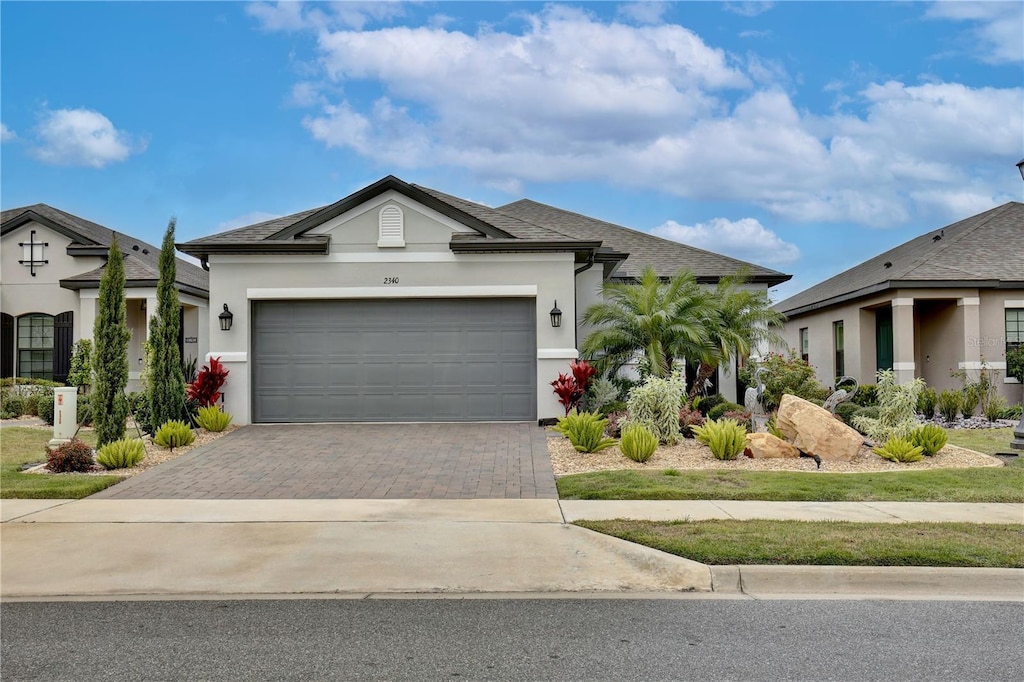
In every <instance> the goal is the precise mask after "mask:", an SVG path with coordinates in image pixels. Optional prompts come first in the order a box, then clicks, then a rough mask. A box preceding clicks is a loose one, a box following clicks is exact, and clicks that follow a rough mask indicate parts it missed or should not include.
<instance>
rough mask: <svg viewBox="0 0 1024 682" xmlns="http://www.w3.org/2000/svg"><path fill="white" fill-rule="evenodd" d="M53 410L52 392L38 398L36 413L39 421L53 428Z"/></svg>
mask: <svg viewBox="0 0 1024 682" xmlns="http://www.w3.org/2000/svg"><path fill="white" fill-rule="evenodd" d="M53 410H54V407H53V391H52V390H51V391H50V394H49V395H46V394H43V395H41V396H39V405H38V408H37V410H36V411H37V412H38V413H39V418H40V419H42V420H43V421H44V422H46V423H47V424H49V425H50V426H53Z"/></svg>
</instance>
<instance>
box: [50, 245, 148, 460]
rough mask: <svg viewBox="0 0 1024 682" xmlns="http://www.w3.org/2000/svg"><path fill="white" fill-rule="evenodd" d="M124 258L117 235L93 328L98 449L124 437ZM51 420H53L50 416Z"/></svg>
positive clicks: (108, 260)
mask: <svg viewBox="0 0 1024 682" xmlns="http://www.w3.org/2000/svg"><path fill="white" fill-rule="evenodd" d="M124 286H125V274H124V258H123V256H122V255H121V246H120V245H119V244H118V243H117V235H114V238H113V239H112V240H111V242H110V250H109V251H108V252H107V265H106V267H105V268H104V269H103V276H102V277H101V278H100V292H99V302H98V304H97V312H96V324H95V326H94V327H93V333H92V338H93V343H94V344H95V346H96V347H95V350H94V351H93V358H92V369H93V382H94V383H93V386H92V393H91V402H92V413H93V415H94V419H93V423H94V424H95V426H96V441H97V443H98V445H99V446H100V447H102V446H104V445H106V444H107V443H112V442H113V441H115V440H120V439H121V438H124V429H125V419H127V417H128V405H127V402H126V401H125V398H124V387H125V386H126V385H127V384H128V339H129V338H131V333H130V332H129V331H128V322H127V320H128V317H127V315H128V313H127V310H126V306H125V298H124ZM51 419H52V417H51Z"/></svg>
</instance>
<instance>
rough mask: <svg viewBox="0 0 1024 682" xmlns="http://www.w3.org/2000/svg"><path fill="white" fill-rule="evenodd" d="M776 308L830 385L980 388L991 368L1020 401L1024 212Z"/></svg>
mask: <svg viewBox="0 0 1024 682" xmlns="http://www.w3.org/2000/svg"><path fill="white" fill-rule="evenodd" d="M775 308H776V309H777V310H779V311H781V312H783V313H785V314H786V316H787V317H788V321H787V322H786V325H785V330H784V338H785V339H786V342H787V343H788V344H789V345H790V346H791V347H792V348H795V349H798V351H799V353H800V354H801V355H802V356H803V357H804V359H805V360H807V361H808V362H810V363H811V364H812V365H814V366H815V367H816V368H817V370H818V380H819V381H821V382H822V383H824V384H826V385H832V384H833V383H834V382H835V378H836V377H838V376H841V375H849V376H852V377H855V378H856V379H857V380H858V381H860V382H861V383H874V381H875V374H876V372H877V371H878V370H881V369H892V370H894V371H895V373H896V376H897V379H898V380H899V381H908V380H910V379H913V378H914V377H921V378H923V379H924V380H925V381H926V382H927V383H928V385H929V386H932V387H934V388H936V389H938V390H943V389H954V388H959V387H960V385H961V383H960V379H958V378H955V377H953V376H951V372H961V371H962V372H966V375H967V377H968V378H969V379H971V380H976V379H977V378H978V376H979V373H980V372H981V371H982V369H989V370H995V371H997V372H998V373H999V377H1000V379H999V387H1000V390H1001V393H1002V395H1003V396H1004V397H1005V398H1006V399H1007V400H1008V401H1009V402H1016V401H1017V400H1019V399H1020V387H1019V386H1014V385H1012V384H1016V383H1017V382H1016V380H1015V379H1010V378H1007V377H1006V350H1007V348H1012V347H1013V346H1015V345H1019V344H1020V343H1022V342H1024V204H1022V203H1020V202H1016V201H1012V202H1010V203H1007V204H1003V205H1002V206H999V207H997V208H993V209H991V210H989V211H985V212H984V213H979V214H978V215H975V216H971V217H970V218H966V219H964V220H961V221H959V222H956V223H953V224H952V225H947V226H946V227H943V228H940V229H937V230H933V231H931V232H928V233H926V234H923V235H921V236H920V237H917V238H916V239H912V240H910V241H909V242H906V243H905V244H901V245H900V246H897V247H896V248H894V249H891V250H889V251H886V252H885V253H882V254H880V255H878V256H875V257H874V258H871V259H870V260H867V261H865V262H863V263H861V264H860V265H857V266H855V267H853V268H850V269H849V270H846V271H845V272H841V273H840V274H838V275H836V276H835V277H832V278H830V279H827V280H825V281H824V282H821V283H820V284H817V285H815V286H813V287H811V288H810V289H807V290H806V291H803V292H801V293H799V294H797V295H796V296H793V297H792V298H788V299H786V300H785V301H782V302H781V303H778V304H777V305H776V306H775Z"/></svg>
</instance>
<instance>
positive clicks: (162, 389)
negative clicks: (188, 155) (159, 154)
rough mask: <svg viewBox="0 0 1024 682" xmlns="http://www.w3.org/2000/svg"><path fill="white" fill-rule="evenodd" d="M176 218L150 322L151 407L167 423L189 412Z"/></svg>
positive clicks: (168, 232) (155, 420)
mask: <svg viewBox="0 0 1024 682" xmlns="http://www.w3.org/2000/svg"><path fill="white" fill-rule="evenodd" d="M175 222H176V221H175V219H174V218H171V220H170V222H168V223H167V230H166V231H165V232H164V240H163V243H162V244H161V245H160V261H159V267H160V276H159V279H158V280H157V285H156V314H155V315H154V316H153V317H152V318H151V320H150V324H149V344H150V350H151V353H152V365H151V366H150V367H149V384H148V386H147V392H148V395H149V410H150V414H152V416H153V423H155V424H163V423H164V422H166V421H169V420H175V419H181V418H182V417H184V416H185V405H184V401H185V377H184V375H183V374H182V371H181V351H180V350H179V349H178V332H179V331H180V330H181V303H180V302H179V301H178V289H177V287H176V286H175V279H176V278H177V273H176V263H175V259H174V227H175Z"/></svg>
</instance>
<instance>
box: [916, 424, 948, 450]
mask: <svg viewBox="0 0 1024 682" xmlns="http://www.w3.org/2000/svg"><path fill="white" fill-rule="evenodd" d="M948 440H949V438H948V436H946V430H945V429H943V428H942V427H940V426H936V425H935V424H925V425H924V426H920V427H918V428H916V429H914V431H913V432H912V433H911V434H910V442H911V443H912V444H913V445H916V446H917V447H919V448H921V452H922V453H923V454H924V456H925V457H932V456H934V455H936V454H938V452H939V450H941V449H942V448H944V447H946V443H947V442H948Z"/></svg>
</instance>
